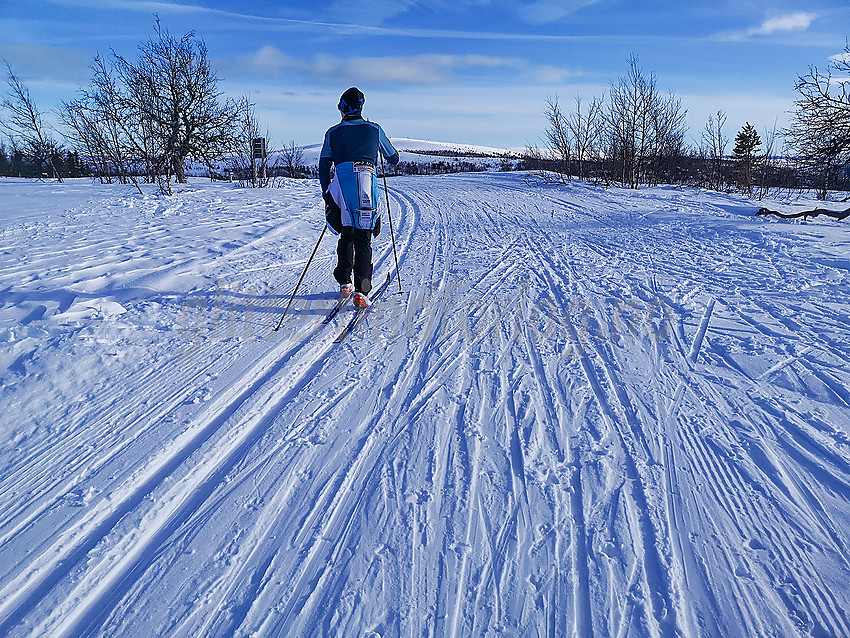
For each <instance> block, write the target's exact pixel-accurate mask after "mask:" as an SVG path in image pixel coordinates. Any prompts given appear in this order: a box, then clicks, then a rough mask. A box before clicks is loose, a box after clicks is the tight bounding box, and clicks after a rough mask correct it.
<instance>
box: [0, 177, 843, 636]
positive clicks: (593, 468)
mask: <svg viewBox="0 0 850 638" xmlns="http://www.w3.org/2000/svg"><path fill="white" fill-rule="evenodd" d="M526 179H527V176H523V175H516V174H475V175H456V176H446V177H429V178H413V177H411V178H397V179H393V180H390V182H389V184H390V200H391V205H392V207H393V211H392V212H393V221H394V222H395V224H396V240H397V243H398V249H399V260H400V263H401V277H402V283H403V286H404V289H405V291H406V292H405V294H403V295H394V294H391V293H392V292H393V291H394V290H393V286H394V284H393V286H391V287H390V289H388V291H387V294H386V295H385V296H384V297H382V299H381V301H380V303H379V304H376V306H375V308H374V311H373V312H370V313H369V314H368V315H367V316H366V318H365V320H364V321H363V322H361V323H360V324H359V325H358V326H357V328H356V329H355V331H354V332H353V333H352V334H351V335H350V336H349V337H348V339H347V340H346V341H345V342H344V344H342V345H341V346H334V345H333V340H334V338H335V336H336V334H338V330H339V329H341V327H342V326H344V325H345V323H346V322H347V320H348V319H349V318H350V316H351V313H352V312H353V309H352V308H351V307H348V308H346V309H344V310H343V311H342V312H341V313H340V314H339V316H338V317H337V318H336V319H335V320H334V322H333V323H332V325H331V326H323V325H322V318H323V317H324V316H325V314H326V312H327V311H328V310H329V309H330V307H331V305H332V304H333V302H334V301H335V299H334V292H335V288H336V287H335V285H334V284H333V281H332V279H331V277H330V269H331V267H332V264H333V245H332V242H327V243H326V244H325V245H324V246H323V248H321V249H320V251H319V253H318V254H317V259H316V261H315V262H314V264H313V266H312V267H311V271H310V273H308V277H307V279H306V280H305V283H304V290H303V291H299V295H298V296H297V297H296V301H297V303H296V305H295V306H294V307H293V310H291V311H290V313H291V315H292V316H291V317H290V316H288V317H287V318H286V320H285V322H284V326H283V328H281V331H280V332H279V333H275V332H273V331H272V328H273V327H274V325H275V324H276V322H277V320H278V319H279V317H280V312H282V309H283V306H284V305H285V303H286V300H287V299H288V296H289V292H290V291H291V290H292V286H294V284H295V282H296V281H297V277H298V275H299V274H300V271H301V269H302V268H303V265H304V263H305V262H306V258H307V256H308V255H307V254H305V253H308V252H309V247H310V246H312V244H313V243H314V242H315V238H316V237H317V236H318V233H319V232H320V229H321V210H320V203H321V200H320V198H319V197H318V196H317V194H316V186H315V184H314V183H309V182H292V181H290V182H285V183H284V186H285V187H284V188H281V189H274V190H263V191H249V190H240V189H233V188H231V187H229V186H228V185H210V184H205V183H203V182H198V183H197V184H195V185H194V186H193V188H192V189H191V190H189V191H187V192H184V193H181V194H180V195H179V196H177V197H175V198H160V197H155V196H147V197H141V196H138V195H133V194H131V193H130V191H129V190H127V191H122V190H120V189H119V188H118V187H112V188H105V187H104V188H101V187H94V186H91V185H89V184H88V183H78V184H74V183H71V184H69V185H65V186H62V185H46V184H40V185H31V184H24V183H21V182H16V181H9V182H0V189H4V188H5V189H7V192H10V193H11V194H13V195H18V194H19V193H20V194H21V195H22V196H23V197H28V199H27V201H29V202H30V204H29V205H28V206H29V207H26V206H23V205H19V206H17V207H16V205H15V202H17V201H18V200H17V199H15V198H14V197H13V198H10V199H9V198H7V199H8V201H12V202H13V204H12V214H10V215H9V217H8V221H4V222H3V223H4V226H3V228H2V235H0V260H2V266H3V268H2V269H0V300H2V307H0V321H2V324H0V326H2V336H3V339H2V344H0V345H2V350H0V355H2V359H0V363H2V364H3V370H5V372H3V373H2V377H0V379H2V384H3V385H2V399H0V400H2V405H0V409H2V414H3V417H2V419H3V422H2V423H3V425H2V429H0V436H2V441H3V445H2V451H0V455H2V457H0V468H2V469H0V504H2V506H0V635H10V636H25V635H32V636H46V635H50V636H77V635H95V636H119V635H168V636H201V635H203V636H284V635H285V636H314V635H328V636H337V635H338V636H349V635H380V636H423V635H425V636H483V635H491V634H495V633H501V634H504V635H511V636H514V635H516V636H520V635H521V636H569V635H574V636H587V635H594V636H611V637H618V638H619V637H626V636H652V637H665V636H670V637H672V636H685V637H692V636H738V635H740V636H745V635H749V636H767V635H776V636H844V635H850V618H848V607H850V592H848V590H847V587H846V583H847V582H850V567H848V565H850V543H848V540H849V539H848V532H847V530H848V529H850V527H849V526H848V524H849V523H850V372H848V366H847V361H848V360H849V359H850V341H848V330H847V327H848V320H849V319H850V314H848V312H850V311H849V310H848V309H850V302H848V301H847V299H848V292H850V262H848V260H847V257H846V255H847V254H848V247H850V230H848V228H847V226H846V224H841V223H839V222H832V221H823V222H816V223H807V224H799V223H785V222H781V223H777V222H772V221H765V220H763V219H757V218H753V217H752V216H751V215H752V212H754V210H756V209H757V208H758V206H757V205H755V204H753V203H750V202H747V201H746V200H743V199H741V198H736V197H732V196H724V195H719V194H713V193H706V192H703V191H696V190H678V189H672V188H669V189H668V188H657V189H645V190H641V191H636V192H635V191H626V190H620V189H610V190H602V189H596V188H592V187H590V186H588V185H585V184H581V183H573V184H570V185H566V186H556V185H542V184H538V183H534V182H527V181H526ZM41 200H44V202H45V206H44V207H43V208H41V209H39V208H37V207H35V206H33V205H32V202H33V201H36V202H37V201H41ZM781 205H782V202H772V203H771V206H773V207H776V206H781ZM57 210H58V211H59V212H58V213H57V212H56V211H57ZM375 248H376V280H377V279H380V278H381V277H383V276H384V274H385V273H387V272H390V271H391V270H393V269H394V268H395V262H394V260H393V256H392V249H391V247H390V245H389V238H388V237H387V236H386V234H385V235H382V236H381V238H379V239H378V240H376V241H375Z"/></svg>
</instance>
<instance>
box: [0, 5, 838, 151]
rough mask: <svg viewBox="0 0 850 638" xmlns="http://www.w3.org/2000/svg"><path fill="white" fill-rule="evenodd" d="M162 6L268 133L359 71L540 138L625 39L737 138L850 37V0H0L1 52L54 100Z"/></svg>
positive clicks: (313, 118) (369, 92)
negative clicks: (549, 109)
mask: <svg viewBox="0 0 850 638" xmlns="http://www.w3.org/2000/svg"><path fill="white" fill-rule="evenodd" d="M155 13H156V14H158V15H159V16H160V18H161V20H162V22H163V24H164V26H165V27H166V28H167V29H168V30H169V31H170V32H171V33H172V34H174V35H182V34H183V33H186V32H187V31H189V30H195V32H196V33H197V34H198V35H199V36H201V37H202V38H203V39H204V41H205V42H206V44H207V47H208V49H209V55H210V58H211V59H212V60H213V63H214V66H215V68H216V70H217V72H218V75H219V77H221V78H222V84H221V88H222V89H223V90H224V91H225V92H226V93H227V94H232V95H243V94H249V95H250V96H251V99H252V100H253V101H254V102H255V103H256V105H257V112H258V114H259V115H260V117H261V119H262V121H263V122H264V123H265V125H266V126H267V127H268V129H269V131H270V133H271V136H272V139H273V142H276V143H277V145H278V146H280V145H284V144H286V143H287V142H288V141H289V140H294V141H295V142H297V143H298V144H305V145H306V144H313V143H319V142H321V139H322V135H323V134H324V131H325V130H326V129H327V128H328V127H329V126H331V125H332V124H334V123H335V122H336V121H337V120H338V117H339V116H338V113H337V111H336V102H337V100H338V97H339V95H340V93H342V91H344V90H345V89H346V88H348V87H349V86H351V85H356V86H358V87H359V88H361V89H362V90H363V91H364V93H365V94H366V106H365V109H364V114H365V115H366V117H368V118H369V119H373V120H375V121H378V122H380V123H381V124H382V125H383V127H384V128H385V130H386V131H387V133H388V134H389V135H390V136H391V137H412V138H419V139H430V140H437V141H450V142H461V143H466V144H480V145H487V146H500V147H522V146H525V145H526V144H527V143H539V142H540V140H541V137H542V131H543V129H544V128H545V121H544V119H543V116H542V110H543V107H544V102H545V100H546V98H547V96H554V95H557V96H558V97H559V98H560V100H561V102H562V104H563V105H565V106H569V105H571V104H572V100H573V98H574V96H575V95H577V94H579V95H582V96H583V98H585V99H588V98H590V97H592V96H594V95H598V94H601V93H602V92H604V91H605V90H606V89H607V88H608V86H609V84H610V82H611V81H614V80H616V79H617V78H618V77H620V76H624V75H625V74H626V72H627V60H628V58H629V56H630V55H631V54H635V55H637V56H638V59H639V61H640V65H641V67H642V68H643V69H644V70H645V71H646V72H652V73H655V75H656V77H657V81H658V84H659V87H660V88H662V89H664V90H671V91H673V92H674V93H675V94H676V95H677V96H678V97H680V98H681V99H682V102H683V105H684V107H685V108H687V109H688V124H689V126H690V134H689V135H690V137H691V138H698V137H699V136H700V133H701V130H702V127H703V126H704V124H705V122H706V119H707V117H708V115H709V113H713V112H716V111H717V110H718V109H722V110H724V111H726V113H727V114H728V123H727V130H726V133H727V136H728V137H730V138H734V134H735V132H736V131H737V130H738V129H739V128H740V127H741V126H742V125H743V123H744V121H745V120H747V121H750V122H751V123H753V124H754V125H756V127H757V128H758V129H759V130H760V131H762V130H764V128H765V127H772V126H773V124H774V122H775V121H778V123H779V125H780V126H782V125H783V124H785V123H786V122H787V118H788V115H787V111H788V110H790V109H791V108H792V103H793V100H794V97H795V92H794V82H795V80H796V78H797V75H800V74H805V73H806V72H807V71H808V69H809V67H810V66H812V65H814V66H817V67H818V68H819V69H821V70H824V69H826V67H827V66H828V64H829V59H830V57H831V56H835V55H838V54H841V53H842V52H843V51H844V48H845V45H846V38H847V37H850V2H848V0H810V1H805V2H800V1H796V2H794V1H791V0H711V1H708V0H693V1H688V0H684V1H683V0H671V1H667V0H647V1H638V0H560V1H556V0H524V1H516V2H509V1H507V0H421V1H420V0H315V1H312V2H310V1H309V0H299V1H298V2H288V1H283V2H280V1H272V0H259V1H254V2H251V1H247V0H246V1H242V2H240V1H238V0H231V1H229V2H224V1H221V0H160V1H148V0H55V1H54V0H0V56H1V57H3V58H5V59H6V60H7V61H8V62H9V63H10V64H11V65H12V67H13V69H14V70H15V71H16V73H17V74H18V75H19V76H21V77H22V78H23V79H24V80H25V81H26V82H27V84H28V85H29V87H30V89H31V91H32V93H33V95H34V96H35V97H36V99H37V100H38V102H39V106H40V107H41V108H42V109H43V110H44V109H48V108H53V107H55V106H56V105H57V104H58V103H59V101H60V100H62V99H70V98H73V97H74V94H75V91H76V90H77V89H78V88H79V87H80V86H82V85H84V84H86V83H87V81H88V78H89V69H88V65H89V64H90V62H91V59H92V57H93V56H94V55H95V54H96V53H97V52H102V53H108V52H109V50H110V49H114V50H115V51H117V52H118V53H120V54H122V55H125V56H132V55H133V54H134V52H135V50H136V47H137V46H138V44H139V43H140V42H142V41H144V40H147V39H148V38H150V37H151V36H152V34H153V25H154V18H153V15H154V14H155ZM4 88H5V87H4Z"/></svg>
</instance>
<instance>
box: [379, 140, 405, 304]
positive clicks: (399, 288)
mask: <svg viewBox="0 0 850 638" xmlns="http://www.w3.org/2000/svg"><path fill="white" fill-rule="evenodd" d="M378 157H380V158H381V176H382V177H383V178H384V195H385V196H386V198H387V217H389V220H390V238H391V239H392V241H393V256H394V257H395V275H396V279H398V294H402V291H401V273H400V272H399V270H398V252H396V249H395V232H393V215H392V213H391V212H390V192H389V190H387V171H386V170H384V156H383V155H381V154H380V153H378Z"/></svg>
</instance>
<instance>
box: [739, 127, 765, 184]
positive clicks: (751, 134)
mask: <svg viewBox="0 0 850 638" xmlns="http://www.w3.org/2000/svg"><path fill="white" fill-rule="evenodd" d="M760 146H761V138H760V137H759V134H758V131H756V128H755V127H754V126H753V125H752V124H750V123H749V122H747V123H746V124H744V127H743V128H742V129H741V130H740V131H739V132H738V134H737V135H736V136H735V148H733V149H732V157H733V158H734V159H736V160H737V161H738V165H739V166H740V167H741V186H742V187H743V188H744V190H745V191H746V192H747V193H750V192H751V191H752V185H753V165H754V164H755V161H756V157H757V151H758V149H759V147H760Z"/></svg>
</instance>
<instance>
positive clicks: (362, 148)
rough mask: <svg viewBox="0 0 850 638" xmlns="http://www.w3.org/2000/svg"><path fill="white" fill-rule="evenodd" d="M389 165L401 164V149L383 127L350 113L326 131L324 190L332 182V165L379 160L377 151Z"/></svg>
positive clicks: (322, 171)
mask: <svg viewBox="0 0 850 638" xmlns="http://www.w3.org/2000/svg"><path fill="white" fill-rule="evenodd" d="M379 150H380V152H381V155H383V156H384V158H385V159H386V160H387V162H388V163H390V164H398V151H396V150H395V148H393V145H392V144H391V143H390V140H389V139H388V138H387V136H386V134H385V133H384V130H383V129H382V128H381V127H380V126H379V125H378V124H375V123H374V122H369V121H367V120H364V119H363V118H362V117H359V116H353V115H348V116H346V117H345V118H344V119H343V120H342V122H340V123H339V124H337V125H336V126H332V127H331V128H329V129H328V131H327V133H325V143H324V144H323V145H322V152H321V154H320V155H319V181H320V182H321V184H322V192H323V193H324V192H326V191H327V190H328V186H329V185H330V183H331V165H332V164H335V165H337V166H338V165H339V164H342V163H343V162H369V163H371V164H372V165H373V166H375V165H376V164H377V163H378V151H379Z"/></svg>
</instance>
